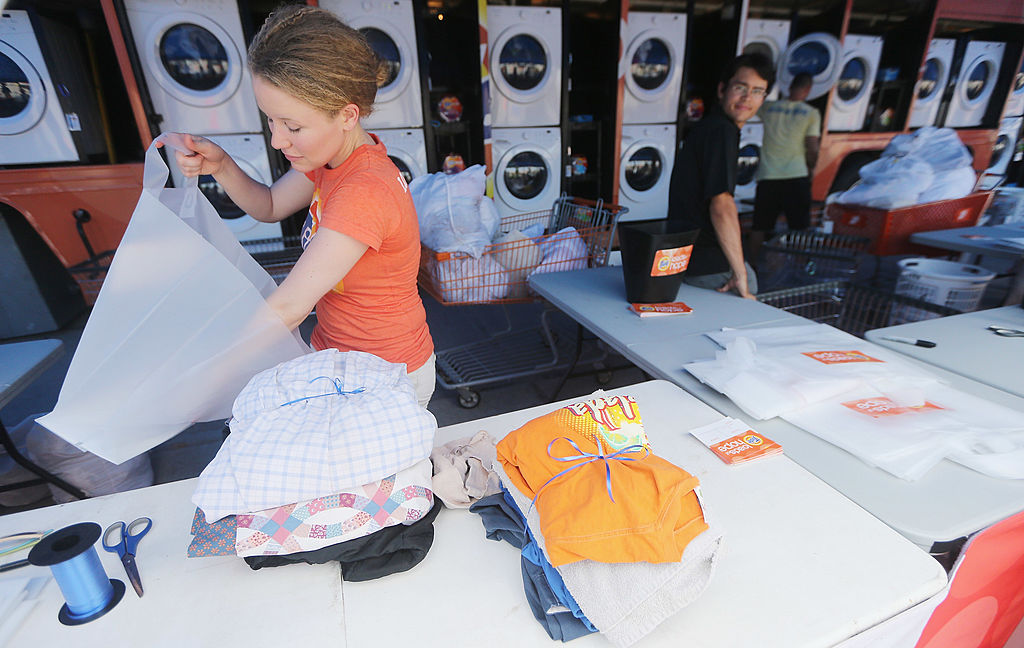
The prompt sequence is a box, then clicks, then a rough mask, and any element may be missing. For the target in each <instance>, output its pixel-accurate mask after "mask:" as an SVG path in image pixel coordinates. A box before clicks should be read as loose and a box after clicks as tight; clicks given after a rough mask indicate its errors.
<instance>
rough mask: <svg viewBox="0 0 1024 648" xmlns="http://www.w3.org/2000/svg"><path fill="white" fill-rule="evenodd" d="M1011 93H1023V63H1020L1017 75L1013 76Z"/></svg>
mask: <svg viewBox="0 0 1024 648" xmlns="http://www.w3.org/2000/svg"><path fill="white" fill-rule="evenodd" d="M1013 94H1015V95H1019V94H1024V63H1021V64H1020V70H1018V71H1017V76H1015V77H1013Z"/></svg>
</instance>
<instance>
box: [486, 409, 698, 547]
mask: <svg viewBox="0 0 1024 648" xmlns="http://www.w3.org/2000/svg"><path fill="white" fill-rule="evenodd" d="M599 435H600V438H601V443H602V445H603V448H604V454H605V455H606V456H607V455H610V454H612V453H614V452H615V451H616V450H619V449H621V448H625V447H626V446H629V445H632V444H635V443H638V442H639V445H643V446H644V447H645V449H649V445H648V443H647V437H646V435H645V434H644V433H643V424H642V421H641V419H640V411H639V407H638V405H637V403H636V401H635V400H634V399H633V398H632V397H630V396H614V397H606V398H599V399H595V400H593V401H587V402H585V403H575V404H573V405H569V406H567V407H563V408H561V409H558V410H556V411H554V412H551V413H549V414H546V415H544V416H541V417H538V418H535V419H533V420H532V421H530V422H528V423H527V424H526V425H524V426H523V427H521V428H519V429H518V430H515V431H513V432H510V433H509V434H508V435H507V436H506V437H505V438H504V439H502V440H501V441H500V442H499V443H498V460H499V461H500V462H501V464H502V467H503V468H504V469H505V472H506V474H507V475H508V478H509V480H510V481H512V482H513V483H512V486H515V487H516V488H518V489H519V490H520V491H521V492H522V493H523V494H524V495H526V496H527V497H529V498H531V499H532V498H534V497H535V496H536V502H535V504H534V506H535V507H536V509H537V512H538V514H539V516H540V528H541V533H542V534H543V535H544V542H545V546H546V549H547V553H548V558H549V559H550V561H551V564H552V565H554V566H555V567H557V566H559V565H565V564H568V563H572V562H576V561H579V560H584V559H589V560H594V561H597V562H604V563H626V562H650V563H663V562H678V561H679V560H680V559H681V557H682V555H683V550H684V549H686V545H688V544H689V543H690V541H691V540H692V539H693V538H695V537H696V536H697V535H698V534H700V533H702V532H703V531H705V530H706V529H707V528H708V525H707V523H706V522H705V521H704V512H703V509H702V508H701V504H700V501H699V500H698V497H697V494H696V493H695V492H694V489H695V488H697V487H698V486H699V484H700V482H699V481H698V480H697V478H696V477H694V476H692V475H690V474H689V473H688V472H686V471H685V470H683V469H682V468H679V467H678V466H676V465H674V464H672V463H670V462H668V461H666V460H665V459H662V458H661V457H658V456H655V455H652V454H648V453H647V452H646V451H645V450H639V451H634V452H629V453H624V454H621V455H619V456H620V457H622V458H631V459H635V461H620V460H617V459H608V460H607V466H609V469H610V471H611V491H612V494H613V496H614V498H615V501H612V500H611V499H610V498H609V493H608V485H607V484H608V479H607V476H606V475H607V472H606V468H605V466H606V461H605V460H600V459H599V460H596V461H592V462H590V463H587V464H585V465H581V466H580V467H579V468H575V469H572V470H570V471H569V472H567V473H566V474H564V475H561V476H559V477H557V478H556V479H554V480H552V481H551V482H550V483H548V480H551V478H552V477H554V476H555V475H558V473H560V472H562V471H563V470H566V469H567V468H570V467H571V466H574V465H578V464H583V463H584V462H585V461H586V460H587V459H575V460H572V461H567V462H564V461H558V460H557V459H556V457H567V456H572V455H579V454H581V453H580V452H579V451H577V449H576V448H574V447H572V445H571V444H570V443H569V441H568V440H572V441H573V442H575V444H576V445H577V446H578V448H579V449H580V450H582V451H583V452H585V453H591V454H596V453H598V450H599V449H598V443H597V439H598V436H599ZM559 437H564V438H562V439H559ZM556 439H558V440H556ZM567 439H568V440H567ZM552 441H554V443H552ZM549 444H550V453H549ZM545 484H547V486H545ZM538 491H539V495H538Z"/></svg>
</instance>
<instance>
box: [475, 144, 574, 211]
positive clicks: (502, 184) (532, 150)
mask: <svg viewBox="0 0 1024 648" xmlns="http://www.w3.org/2000/svg"><path fill="white" fill-rule="evenodd" d="M491 133H492V136H493V144H492V145H491V156H492V159H493V160H494V205H495V207H497V208H498V213H499V214H500V215H501V217H502V218H505V217H506V216H511V215H514V214H521V213H523V212H532V211H541V210H544V209H551V206H552V205H553V204H554V202H555V200H556V199H558V196H559V194H560V191H561V173H559V170H560V169H561V166H562V133H561V131H560V130H559V129H558V128H557V127H552V128H495V129H493V130H492V131H491Z"/></svg>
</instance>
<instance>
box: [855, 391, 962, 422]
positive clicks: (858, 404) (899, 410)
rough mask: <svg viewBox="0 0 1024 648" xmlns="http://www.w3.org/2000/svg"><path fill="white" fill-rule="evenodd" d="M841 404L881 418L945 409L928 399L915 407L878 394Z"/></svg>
mask: <svg viewBox="0 0 1024 648" xmlns="http://www.w3.org/2000/svg"><path fill="white" fill-rule="evenodd" d="M843 405H844V406H846V407H849V408H850V409H852V410H853V411H854V412H860V413H861V414H867V415H868V416H870V417H872V418H882V417H885V416H899V415H900V414H911V413H914V412H924V411H928V410H941V409H945V408H943V407H941V406H939V405H936V404H935V403H932V402H930V401H925V402H924V405H919V406H917V407H907V406H905V405H897V404H896V403H894V402H893V401H892V400H890V399H888V398H886V397H884V396H879V397H877V398H861V399H860V400H854V401H846V402H845V403H843Z"/></svg>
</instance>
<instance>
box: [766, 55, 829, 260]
mask: <svg viewBox="0 0 1024 648" xmlns="http://www.w3.org/2000/svg"><path fill="white" fill-rule="evenodd" d="M812 84H813V80H812V78H811V75H810V74H807V73H806V72H801V73H800V74H797V75H796V76H795V77H793V82H792V83H791V84H790V86H789V98H788V99H781V100H779V101H769V102H766V103H765V104H764V105H763V106H761V109H760V110H759V111H758V113H757V114H758V116H760V117H761V120H762V121H763V122H764V142H763V143H762V145H761V162H760V165H759V166H758V169H757V193H756V194H755V196H754V224H753V228H752V231H751V232H750V255H749V258H750V259H751V260H752V261H754V262H756V261H757V255H758V253H759V252H760V249H761V244H762V243H764V240H765V237H766V236H768V235H769V234H770V233H771V232H773V231H775V221H776V220H778V217H779V214H780V213H783V214H785V215H786V224H787V225H788V226H789V229H791V230H802V229H807V227H808V226H809V225H810V222H811V173H812V172H813V171H814V165H815V163H816V162H817V161H818V146H819V144H820V141H821V115H819V114H818V110H817V109H816V108H815V107H814V106H812V105H810V104H808V103H806V101H805V100H806V99H807V96H808V95H809V94H810V93H811V85H812Z"/></svg>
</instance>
